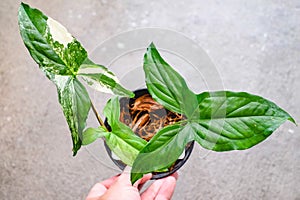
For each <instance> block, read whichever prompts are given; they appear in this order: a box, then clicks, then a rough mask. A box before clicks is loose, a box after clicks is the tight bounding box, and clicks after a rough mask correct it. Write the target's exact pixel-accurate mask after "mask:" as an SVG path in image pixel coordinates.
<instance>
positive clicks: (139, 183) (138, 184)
mask: <svg viewBox="0 0 300 200" xmlns="http://www.w3.org/2000/svg"><path fill="white" fill-rule="evenodd" d="M151 178H152V174H146V175H144V176H143V178H141V179H139V180H137V181H136V182H135V183H134V184H133V187H139V189H140V188H142V187H143V184H144V183H146V182H147V181H149V180H150V179H151Z"/></svg>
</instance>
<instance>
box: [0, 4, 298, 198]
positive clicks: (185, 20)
mask: <svg viewBox="0 0 300 200" xmlns="http://www.w3.org/2000/svg"><path fill="white" fill-rule="evenodd" d="M27 2H28V3H29V4H31V5H32V6H34V7H38V8H40V9H41V10H43V11H44V12H45V13H47V15H49V16H52V18H55V19H57V20H58V21H60V22H61V23H62V24H64V25H65V26H66V27H68V29H69V31H70V32H71V33H72V34H73V35H74V36H76V37H77V38H78V39H79V40H80V41H81V42H82V44H84V46H85V47H86V49H87V50H88V51H92V50H93V49H94V48H95V47H96V45H97V44H99V43H101V42H102V41H104V40H105V39H107V38H108V37H109V36H111V35H113V34H117V33H120V32H122V31H126V30H132V29H135V28H139V27H149V26H150V27H164V28H169V29H173V30H176V31H179V32H182V33H184V34H185V35H187V36H188V37H190V38H192V39H194V40H195V41H196V42H197V43H198V44H199V45H200V46H202V47H203V49H204V50H205V51H206V52H207V53H208V54H209V56H210V57H211V59H212V60H213V61H214V63H215V64H216V66H217V69H218V71H219V73H220V76H221V78H222V80H223V84H224V88H225V89H228V90H234V91H248V92H251V93H255V94H258V95H262V96H264V97H266V98H268V99H271V100H273V101H274V102H276V103H277V104H278V105H280V106H281V107H282V108H284V109H286V110H287V111H288V112H290V113H291V115H292V116H293V117H294V118H295V119H296V120H297V121H298V122H299V121H300V109H299V105H298V104H299V102H300V94H299V88H300V66H299V64H300V26H299V22H300V3H299V1H297V0H289V1H284V0H265V1H257V0H254V1H235V0H232V1H219V0H214V1H196V0H195V1H180V2H175V1H164V0H163V1H153V2H151V3H150V2H148V3H144V4H143V3H141V2H140V1H129V0H128V1H127V0H126V1H106V0H103V1H100V0H78V1H71V0H65V1H59V0H52V1H33V0H30V1H27ZM0 4H1V6H0V25H1V30H0V38H1V42H0V61H1V62H0V83H1V84H0V94H1V96H0V113H1V114H0V152H1V153H0V199H6V200H10V199H14V200H15V199H23V200H29V199H30V200H32V199H45V200H48V199H57V200H60V199H61V200H62V199H83V198H84V197H85V195H86V194H87V192H88V190H89V188H90V187H91V186H92V185H93V184H94V183H96V182H97V181H99V180H102V179H105V178H108V177H110V176H112V175H114V174H116V173H118V171H117V170H116V169H115V168H114V167H113V165H112V163H111V162H110V161H109V160H108V158H107V156H106V155H105V153H103V152H101V151H103V148H102V147H100V146H101V142H100V143H98V146H97V144H95V145H96V146H95V145H94V146H95V147H91V148H89V149H87V148H83V149H82V150H80V152H79V153H78V156H76V157H72V155H71V140H70V136H69V132H68V128H67V125H66V123H65V121H64V118H63V115H62V112H61V109H60V106H59V105H58V102H57V96H56V90H55V87H54V86H53V85H52V84H51V82H50V81H48V80H47V79H46V78H45V76H44V75H43V74H42V73H41V72H40V71H39V69H38V67H37V65H36V64H35V63H34V62H33V60H32V59H31V58H30V56H29V54H28V52H27V50H26V49H25V47H24V45H23V43H22V41H21V38H20V36H19V32H18V27H17V9H18V6H19V1H9V0H2V1H1V3H0ZM299 130H300V129H299V127H295V126H294V125H293V124H291V123H285V124H284V125H283V126H281V127H280V128H279V129H278V130H277V131H276V132H275V133H274V134H273V135H272V136H270V137H269V138H268V139H267V140H266V141H264V142H263V143H262V144H260V145H258V146H256V147H254V148H252V149H249V150H246V151H241V152H227V153H213V152H210V153H208V152H207V151H205V150H203V149H201V147H199V146H198V147H197V148H196V149H195V151H194V152H193V154H192V157H191V158H190V160H189V161H188V163H187V164H186V165H185V166H184V167H183V168H182V169H181V170H180V179H179V181H178V185H177V188H176V192H175V194H174V199H178V200H182V199H237V200H238V199H245V200H246V199H288V200H296V199H297V200H299V199H300V189H299V184H300V151H299V146H300V136H299V134H300V131H299ZM97 148H99V149H97ZM99 154H100V155H99Z"/></svg>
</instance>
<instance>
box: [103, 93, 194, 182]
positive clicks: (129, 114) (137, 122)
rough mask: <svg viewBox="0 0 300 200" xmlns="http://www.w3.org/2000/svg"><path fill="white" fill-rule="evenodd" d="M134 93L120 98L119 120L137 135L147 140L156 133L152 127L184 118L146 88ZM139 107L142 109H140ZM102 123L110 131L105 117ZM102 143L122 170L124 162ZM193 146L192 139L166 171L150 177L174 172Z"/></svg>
mask: <svg viewBox="0 0 300 200" xmlns="http://www.w3.org/2000/svg"><path fill="white" fill-rule="evenodd" d="M134 93H135V97H134V98H127V97H122V98H120V112H121V115H120V121H121V122H123V123H125V124H126V125H128V126H129V127H130V128H131V129H132V130H133V131H134V132H135V133H136V134H137V135H138V136H139V137H141V138H143V139H145V140H147V141H149V140H150V139H151V138H152V136H153V135H154V134H155V133H156V131H153V129H157V130H158V129H160V128H162V127H163V126H165V125H168V124H170V123H173V122H176V121H180V120H181V119H183V118H184V116H182V115H179V114H177V113H173V112H171V111H169V110H166V109H165V108H163V107H162V106H161V105H160V104H158V103H157V102H155V101H154V100H153V99H152V98H151V96H150V94H149V92H148V90H147V89H141V90H136V91H135V92H134ZM140 108H143V109H142V110H141V109H140ZM147 119H148V120H147ZM104 124H105V126H106V127H107V129H108V130H109V131H111V128H110V126H109V124H108V123H107V119H105V122H104ZM149 130H151V131H149ZM104 145H105V149H106V151H107V153H108V155H109V157H110V158H111V160H112V161H113V162H114V163H115V165H117V166H118V167H119V168H120V169H121V170H123V169H124V168H125V167H126V164H124V163H123V162H122V161H121V160H120V159H118V158H117V157H116V156H114V155H113V153H112V151H111V150H110V148H109V147H108V146H107V144H106V143H105V142H104ZM193 148H194V141H192V142H190V143H188V144H187V145H186V147H185V151H184V154H183V155H182V156H180V158H179V159H178V160H177V161H176V162H175V163H174V164H173V165H172V166H171V167H170V168H169V169H168V171H165V172H152V179H160V178H164V177H166V176H169V175H171V174H173V173H174V172H176V171H177V170H178V169H179V168H180V167H182V166H183V165H184V163H185V162H186V161H187V160H188V158H189V156H190V155H191V152H192V150H193Z"/></svg>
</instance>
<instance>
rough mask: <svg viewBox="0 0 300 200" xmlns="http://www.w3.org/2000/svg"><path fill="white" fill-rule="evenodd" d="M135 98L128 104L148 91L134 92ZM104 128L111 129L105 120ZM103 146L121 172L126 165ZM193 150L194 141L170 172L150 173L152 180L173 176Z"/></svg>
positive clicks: (187, 146)
mask: <svg viewBox="0 0 300 200" xmlns="http://www.w3.org/2000/svg"><path fill="white" fill-rule="evenodd" d="M134 93H135V97H134V98H131V99H128V98H127V99H128V103H130V102H132V101H134V100H135V99H136V98H138V97H140V96H142V95H144V94H149V92H148V90H147V89H141V90H136V91H135V92H134ZM124 98H126V97H123V98H121V99H120V101H121V100H122V99H123V100H124ZM104 124H105V126H106V127H107V129H108V130H109V131H111V128H110V126H109V124H108V123H107V119H105V122H104ZM104 146H105V149H106V151H107V153H108V155H109V157H110V159H111V160H112V161H113V162H114V163H115V165H116V166H118V167H119V168H120V169H121V170H123V169H124V168H125V167H126V164H124V163H123V162H122V161H121V160H116V159H114V158H113V156H112V152H111V150H110V148H109V147H108V146H107V144H106V143H105V142H104ZM193 148H194V141H192V142H190V143H188V144H187V145H186V147H185V155H184V157H183V158H182V159H178V160H177V161H176V162H175V164H174V166H173V167H172V169H171V170H169V171H167V172H152V179H153V180H155V179H160V178H164V177H167V176H169V175H171V174H173V173H174V172H176V171H177V170H178V169H180V168H181V167H182V166H183V165H184V164H185V162H186V161H187V160H188V158H189V157H190V155H191V153H192V151H193Z"/></svg>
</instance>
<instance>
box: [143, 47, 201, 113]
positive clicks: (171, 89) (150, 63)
mask: <svg viewBox="0 0 300 200" xmlns="http://www.w3.org/2000/svg"><path fill="white" fill-rule="evenodd" d="M144 71H145V76H146V84H147V88H148V90H149V92H150V94H151V96H152V98H153V99H154V100H156V101H157V102H158V103H160V104H162V105H163V106H164V107H165V108H167V109H169V110H172V111H174V112H177V113H181V114H184V115H186V116H187V117H188V118H189V117H191V116H192V115H194V114H195V111H197V110H198V109H197V106H198V102H197V97H196V95H195V94H194V93H193V92H192V91H191V90H190V89H189V88H188V86H187V85H186V82H185V81H184V79H183V78H182V77H181V75H180V74H178V73H177V72H176V71H175V70H174V69H172V67H171V66H170V65H169V64H168V63H166V62H165V61H164V60H163V58H162V57H161V56H160V55H159V53H158V51H157V49H156V48H155V46H154V44H153V43H151V44H150V46H149V47H148V49H147V52H146V54H145V55H144Z"/></svg>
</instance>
